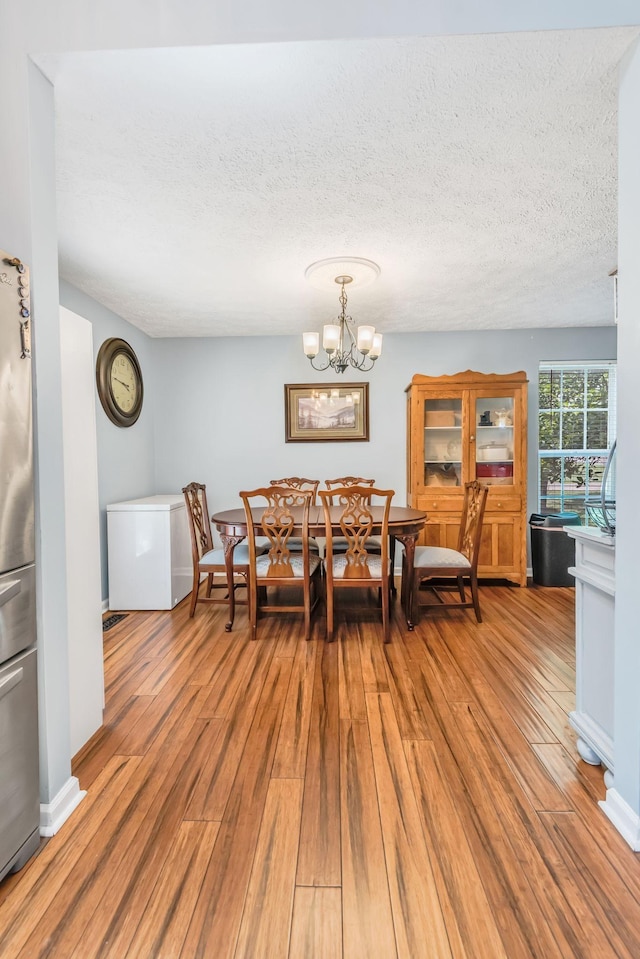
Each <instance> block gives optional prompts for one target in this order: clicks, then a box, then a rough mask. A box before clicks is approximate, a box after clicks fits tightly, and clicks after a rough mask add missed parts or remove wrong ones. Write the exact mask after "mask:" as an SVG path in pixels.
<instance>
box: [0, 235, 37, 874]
mask: <svg viewBox="0 0 640 959" xmlns="http://www.w3.org/2000/svg"><path fill="white" fill-rule="evenodd" d="M34 557H35V547H34V505H33V435H32V416H31V317H30V306H29V271H28V269H27V268H26V267H25V266H23V264H22V263H20V261H19V260H17V259H15V258H13V257H11V256H10V255H8V254H6V253H4V252H2V251H0V879H2V878H3V877H4V876H5V875H6V874H7V873H8V872H15V871H16V870H17V869H20V868H21V867H22V866H23V865H24V864H25V862H26V861H27V859H29V857H30V856H31V855H32V854H33V853H34V852H35V850H36V849H37V847H38V844H39V823H40V797H39V785H38V768H39V761H38V690H37V678H36V648H35V646H36V606H35V565H34Z"/></svg>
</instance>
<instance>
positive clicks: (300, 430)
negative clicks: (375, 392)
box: [284, 383, 369, 443]
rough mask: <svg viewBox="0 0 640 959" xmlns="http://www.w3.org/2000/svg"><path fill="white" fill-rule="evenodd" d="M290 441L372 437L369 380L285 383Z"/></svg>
mask: <svg viewBox="0 0 640 959" xmlns="http://www.w3.org/2000/svg"><path fill="white" fill-rule="evenodd" d="M284 419H285V434H286V435H285V439H286V441H287V443H320V442H327V441H328V442H331V443H335V442H339V441H341V440H350V441H351V442H353V441H357V440H364V441H365V442H368V440H369V384H368V383H343V384H342V385H340V386H338V385H336V384H335V383H320V384H316V385H313V384H311V383H286V384H285V387H284Z"/></svg>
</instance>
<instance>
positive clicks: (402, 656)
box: [383, 643, 432, 739]
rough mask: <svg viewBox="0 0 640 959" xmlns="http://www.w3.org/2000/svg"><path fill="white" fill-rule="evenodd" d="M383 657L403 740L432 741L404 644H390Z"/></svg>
mask: <svg viewBox="0 0 640 959" xmlns="http://www.w3.org/2000/svg"><path fill="white" fill-rule="evenodd" d="M383 655H384V658H385V663H386V667H387V672H388V675H389V692H390V693H391V698H392V700H393V705H394V708H395V712H396V719H397V722H398V728H399V729H400V735H401V737H402V739H431V736H432V733H431V732H430V730H429V724H428V722H427V721H426V717H425V713H424V712H423V710H422V709H421V708H420V704H419V703H418V700H417V698H416V691H415V688H414V685H413V680H412V677H411V670H410V668H409V665H408V663H407V655H406V650H405V648H404V646H403V644H402V643H388V644H387V645H386V646H385V647H384V649H383Z"/></svg>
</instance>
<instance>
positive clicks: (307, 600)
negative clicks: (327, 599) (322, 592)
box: [303, 583, 311, 641]
mask: <svg viewBox="0 0 640 959" xmlns="http://www.w3.org/2000/svg"><path fill="white" fill-rule="evenodd" d="M303 594H304V638H305V639H306V640H307V641H308V640H309V639H311V583H305V584H304V587H303Z"/></svg>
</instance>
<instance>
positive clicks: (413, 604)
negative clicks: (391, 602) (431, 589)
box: [409, 569, 421, 626]
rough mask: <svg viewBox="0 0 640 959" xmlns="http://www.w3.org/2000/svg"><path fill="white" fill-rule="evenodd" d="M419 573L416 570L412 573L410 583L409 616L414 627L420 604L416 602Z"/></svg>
mask: <svg viewBox="0 0 640 959" xmlns="http://www.w3.org/2000/svg"><path fill="white" fill-rule="evenodd" d="M420 583H421V580H420V573H419V572H418V570H415V569H414V571H413V581H412V583H411V609H410V611H409V615H410V616H411V622H412V623H413V625H414V626H415V625H416V624H417V622H418V609H419V607H420V603H419V602H418V597H419V594H420Z"/></svg>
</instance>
